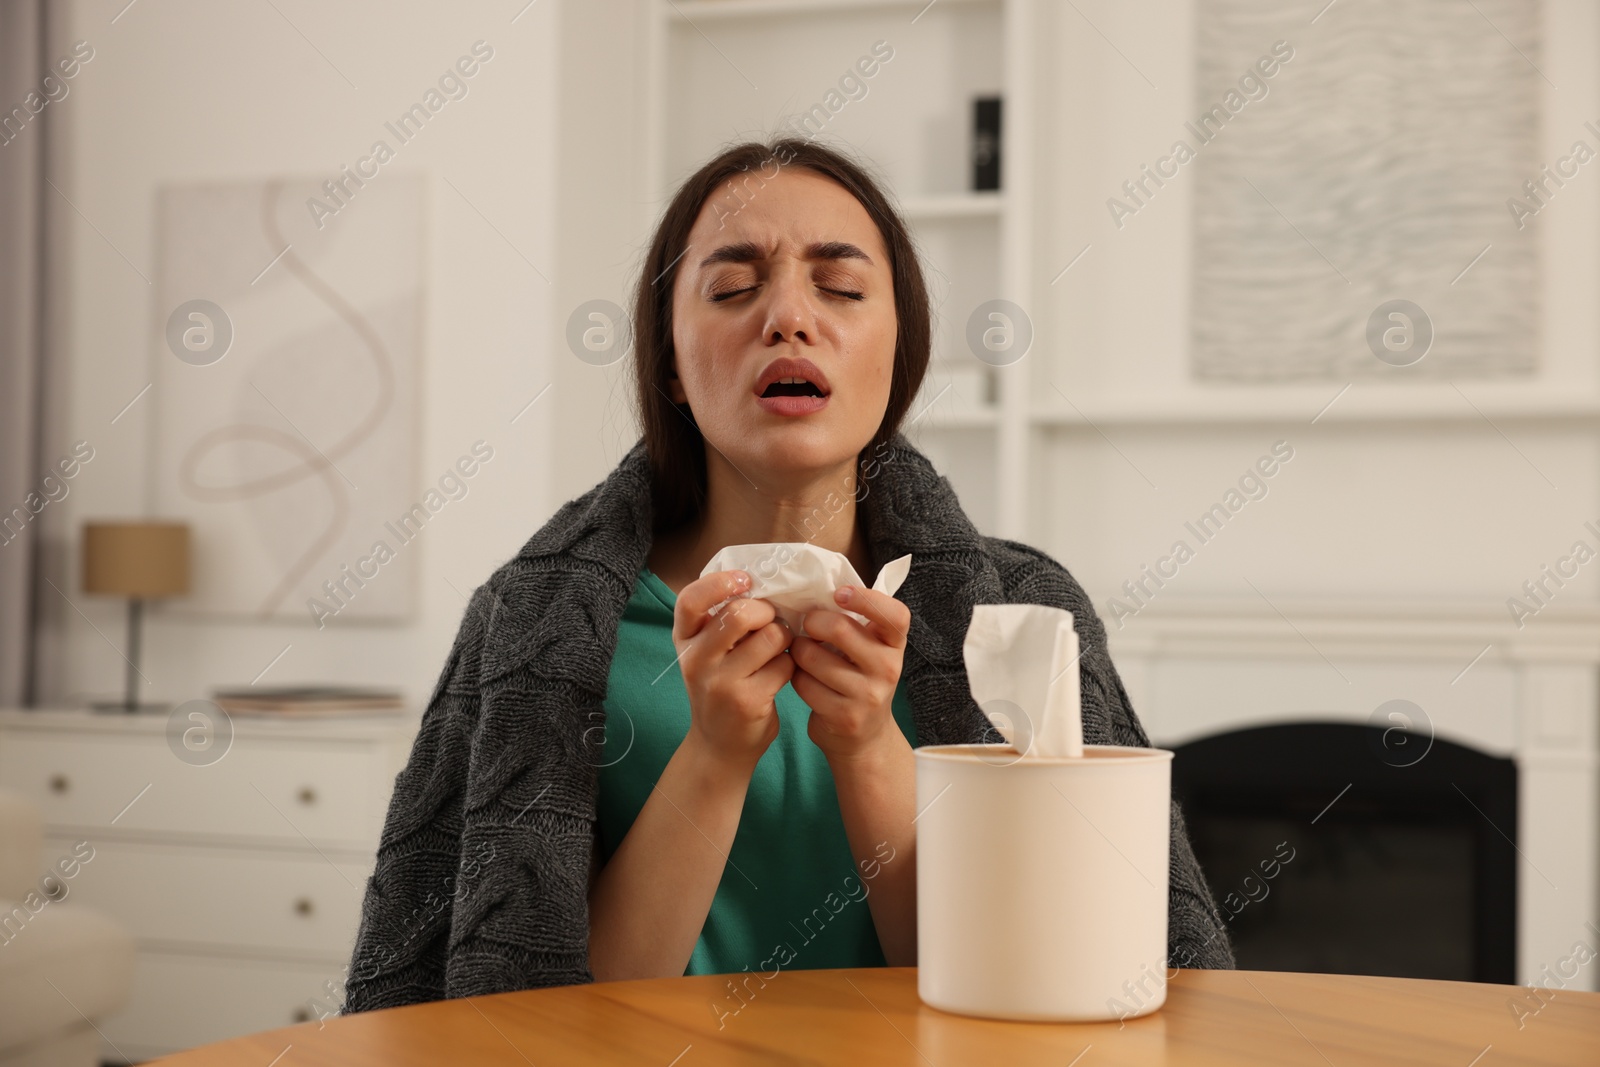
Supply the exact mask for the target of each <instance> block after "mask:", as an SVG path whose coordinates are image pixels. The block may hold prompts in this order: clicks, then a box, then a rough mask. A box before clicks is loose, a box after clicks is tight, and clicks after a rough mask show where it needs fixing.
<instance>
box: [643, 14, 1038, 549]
mask: <svg viewBox="0 0 1600 1067" xmlns="http://www.w3.org/2000/svg"><path fill="white" fill-rule="evenodd" d="M640 2H641V4H642V5H643V9H642V10H643V12H644V15H645V25H646V33H647V36H646V41H647V59H646V62H647V68H648V72H647V77H645V78H644V79H642V85H643V86H644V93H645V96H644V98H643V99H641V100H640V101H639V103H640V109H641V113H642V114H645V115H646V116H648V119H647V121H648V125H649V129H648V131H647V135H646V137H645V143H646V145H647V152H646V174H645V178H646V188H647V189H648V190H650V191H651V197H652V198H653V199H651V200H650V201H648V202H647V205H646V210H647V218H646V219H645V220H643V225H644V227H646V228H648V227H649V226H650V225H652V224H653V223H654V222H655V220H656V218H657V217H658V215H659V213H660V211H661V210H662V209H663V208H664V207H665V204H666V200H667V198H668V196H669V195H670V193H671V191H672V189H673V188H674V187H675V186H676V184H677V183H678V182H679V181H681V180H682V179H683V178H684V177H686V176H687V175H688V174H689V173H690V172H692V170H693V169H694V168H695V167H696V166H698V165H699V164H700V163H701V162H703V161H704V160H705V159H707V158H709V157H710V156H711V155H713V154H714V153H715V152H716V151H717V150H718V148H720V147H721V146H723V145H726V144H728V143H732V142H734V141H737V140H742V139H754V140H761V139H764V138H765V137H766V136H768V135H770V134H771V133H772V132H774V131H777V130H779V129H781V128H782V127H783V126H784V125H786V123H787V120H788V119H790V118H791V117H797V116H799V115H801V114H803V113H804V112H806V111H807V110H808V109H809V108H810V107H811V105H812V104H813V103H815V102H819V101H821V100H822V98H823V97H824V96H825V95H826V94H827V92H828V91H829V90H830V89H834V88H836V87H837V83H838V81H839V78H840V77H841V75H843V74H844V73H846V72H847V71H848V70H849V69H850V66H851V64H853V63H854V61H855V59H856V58H857V57H858V56H861V55H866V54H869V53H870V51H871V49H872V46H873V44H874V42H877V41H886V42H888V44H889V45H890V47H892V48H893V49H894V55H893V57H892V58H891V59H890V60H888V61H886V62H884V63H883V64H882V66H881V67H880V69H879V71H878V73H877V74H875V75H874V76H873V77H872V78H871V79H863V80H864V81H865V84H866V90H867V91H866V94H865V95H864V96H861V97H859V98H858V99H853V100H848V101H847V103H846V105H845V106H844V107H843V108H842V109H841V110H840V111H839V112H837V113H836V114H834V115H833V116H832V117H831V118H830V120H829V122H828V124H827V125H826V126H825V127H824V128H823V129H822V130H821V131H820V138H819V139H821V140H823V141H824V142H825V143H830V144H840V145H842V146H844V147H846V148H849V149H851V150H853V151H854V152H856V153H857V154H858V155H859V156H861V157H863V158H864V159H865V160H866V161H867V162H868V163H869V165H871V166H872V167H873V169H874V170H875V171H876V172H877V173H878V174H879V175H880V176H882V177H883V178H884V179H885V180H886V182H887V185H888V188H889V191H890V193H891V195H893V196H895V197H896V198H897V199H898V201H899V205H900V209H901V212H902V214H903V216H904V217H905V219H906V221H907V223H908V224H909V225H910V227H911V229H912V232H913V235H914V237H915V240H916V242H917V245H918V248H919V250H920V252H921V254H922V257H923V267H924V270H925V272H926V274H927V277H928V282H929V287H930V289H931V295H932V298H933V303H934V308H935V316H936V318H935V332H934V346H933V361H932V363H931V365H930V367H929V373H928V379H927V383H926V385H925V388H924V392H923V395H922V397H921V398H919V400H918V402H917V403H916V404H915V405H913V407H912V409H911V413H910V414H909V415H908V416H907V424H906V426H905V430H906V433H907V435H908V436H909V437H910V438H911V439H912V440H913V441H914V442H915V443H916V444H917V446H918V447H919V448H921V449H922V450H923V451H924V452H926V453H927V454H928V456H929V457H930V458H931V459H932V460H933V462H934V464H935V465H936V466H937V467H938V468H939V470H940V471H941V472H943V473H945V474H946V475H947V476H948V477H949V478H950V480H951V483H952V484H953V485H954V486H955V488H956V491H957V493H958V494H959V495H960V497H961V500H962V504H963V506H964V507H965V508H966V510H967V513H968V515H969V516H970V517H971V518H972V520H973V522H974V523H975V524H976V525H977V526H978V528H979V529H980V530H982V531H983V532H984V533H990V534H997V535H999V536H1002V537H1013V538H1023V537H1024V536H1025V526H1026V522H1027V506H1026V505H1027V501H1026V493H1027V490H1028V485H1029V482H1028V451H1029V423H1030V415H1029V398H1028V389H1027V386H1026V381H1027V377H1026V375H1027V369H1026V362H1027V360H1026V359H1024V360H1023V361H1021V362H1019V363H1017V364H1013V365H1011V366H1007V367H991V366H989V365H988V364H986V363H984V362H982V361H980V360H978V359H977V357H976V356H974V355H973V354H972V352H971V351H969V350H968V348H967V345H966V341H965V335H966V323H967V319H968V317H969V316H970V315H971V314H972V312H973V311H974V310H975V309H976V308H977V307H978V305H979V304H981V303H983V302H984V301H987V300H992V299H997V298H998V299H1006V300H1010V301H1013V302H1015V303H1017V304H1020V305H1022V306H1024V307H1027V306H1029V305H1030V302H1031V296H1032V292H1033V290H1032V286H1033V277H1032V259H1031V257H1032V248H1031V243H1030V242H1031V219H1032V197H1033V189H1032V180H1031V179H1032V168H1033V158H1034V156H1033V150H1032V144H1031V140H1032V136H1031V130H1032V128H1033V106H1032V94H1033V91H1034V88H1033V84H1032V81H1033V79H1032V61H1031V52H1030V49H1031V47H1032V43H1033V39H1034V30H1033V26H1034V5H1033V0H939V2H937V3H934V4H929V3H928V2H927V0H640ZM752 57H759V58H758V61H752ZM989 95H998V96H1000V97H1001V98H1002V100H1003V101H1004V103H1003V158H1002V174H1001V183H1002V185H1003V187H1004V188H1003V191H1000V192H974V191H970V190H969V189H968V184H969V174H970V164H969V163H968V156H967V152H968V146H969V144H970V139H971V122H972V100H973V98H974V97H977V96H989ZM646 232H648V230H646ZM913 420H914V421H913Z"/></svg>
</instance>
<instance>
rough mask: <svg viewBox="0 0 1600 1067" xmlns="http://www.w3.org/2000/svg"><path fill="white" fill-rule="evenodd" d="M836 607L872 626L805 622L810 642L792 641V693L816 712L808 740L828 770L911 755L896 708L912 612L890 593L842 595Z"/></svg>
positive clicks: (835, 617) (823, 618)
mask: <svg viewBox="0 0 1600 1067" xmlns="http://www.w3.org/2000/svg"><path fill="white" fill-rule="evenodd" d="M841 595H842V596H843V597H844V599H840V597H841ZM834 600H835V601H836V602H837V603H838V604H839V606H840V607H841V608H846V609H848V610H850V611H854V612H856V613H858V614H861V615H865V616H866V617H867V619H868V620H869V621H868V622H867V623H866V624H865V625H863V624H861V623H859V622H857V621H856V620H854V619H852V618H851V617H850V616H848V615H846V614H844V613H843V612H842V611H828V610H818V611H809V612H807V613H806V614H805V617H804V620H803V626H804V628H805V631H806V636H804V637H796V638H795V639H794V643H793V644H792V645H790V647H789V654H790V655H791V656H792V657H793V658H794V664H795V671H794V678H793V679H792V683H793V685H794V691H795V693H796V694H798V695H799V697H800V699H801V700H803V701H805V702H806V705H807V706H808V707H810V708H811V718H810V722H809V723H808V724H807V726H806V732H807V733H808V734H809V735H810V737H811V740H812V742H813V743H815V744H816V746H817V747H818V748H820V749H822V751H823V754H824V755H826V756H827V757H828V763H829V764H830V765H834V764H836V763H840V762H843V763H849V762H851V761H853V760H856V759H858V758H862V757H868V756H877V755H882V754H883V753H884V752H885V751H886V749H899V748H901V747H907V748H909V744H908V742H906V740H905V735H904V734H902V733H901V732H900V727H899V725H898V724H897V723H896V722H895V721H894V713H893V710H892V708H891V704H892V702H893V700H894V691H895V686H896V685H897V684H898V683H899V681H900V671H901V667H902V666H903V663H904V659H905V649H906V633H907V631H909V630H910V628H911V609H910V608H908V607H907V606H906V605H905V603H904V602H902V601H899V600H896V599H895V598H894V597H892V596H890V595H888V594H887V593H880V592H877V591H876V590H872V589H867V588H865V587H863V586H859V585H853V586H846V587H844V588H842V589H840V590H839V592H838V594H836V595H835V597H834ZM824 642H826V643H827V645H832V646H833V649H836V650H837V651H834V650H831V649H829V648H827V647H826V646H825V645H824ZM897 742H898V743H897Z"/></svg>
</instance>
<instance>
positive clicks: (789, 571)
mask: <svg viewBox="0 0 1600 1067" xmlns="http://www.w3.org/2000/svg"><path fill="white" fill-rule="evenodd" d="M731 570H741V571H746V572H748V573H749V575H750V589H749V590H748V591H746V592H744V593H742V594H740V596H743V597H750V598H757V599H761V600H767V601H770V602H771V604H772V606H773V607H774V608H775V609H777V612H778V618H780V619H782V620H783V621H784V622H785V623H786V624H788V627H789V629H790V630H791V631H792V632H793V633H794V634H796V635H797V636H805V630H804V629H803V628H802V626H801V622H800V619H801V616H802V615H804V614H805V613H806V612H808V611H815V610H817V609H819V608H829V609H832V610H833V611H843V612H844V613H845V614H846V615H848V616H850V617H851V618H853V619H855V620H856V621H857V622H859V623H862V624H865V623H867V622H868V621H870V620H869V619H868V618H867V616H865V615H862V614H860V613H859V612H855V611H847V610H845V609H844V608H841V607H840V606H839V605H838V603H837V602H836V601H835V600H834V599H833V593H834V590H836V589H838V588H839V587H840V586H845V585H866V584H867V583H866V582H863V581H862V580H861V576H860V575H858V574H857V573H856V569H855V568H854V567H853V566H851V565H850V560H849V557H847V556H845V555H844V554H843V553H841V552H835V551H833V550H832V549H827V548H820V547H818V546H817V545H813V544H811V543H809V542H807V541H775V542H772V543H769V544H759V545H729V546H728V547H727V548H724V549H723V550H722V551H720V552H718V553H717V554H716V555H714V556H712V557H711V560H710V562H708V563H707V564H706V565H705V568H704V569H703V570H701V572H700V577H702V578H704V577H705V576H706V575H708V574H710V573H712V572H713V571H731ZM910 570H911V556H910V555H909V554H907V555H904V556H901V557H900V558H898V559H893V560H890V561H889V562H888V563H885V564H884V565H883V566H882V568H880V569H879V571H878V578H877V580H876V581H874V582H873V583H872V585H871V586H870V587H869V588H871V589H874V590H876V591H877V592H880V593H887V594H889V595H890V596H893V595H894V592H895V590H896V589H899V588H900V583H902V582H904V581H905V580H906V575H907V574H908V573H909V572H910ZM734 599H736V598H734V597H730V598H728V600H724V601H723V602H722V603H720V604H718V605H716V607H714V608H712V609H711V610H712V611H713V612H717V611H720V610H721V609H722V608H723V607H724V606H726V605H727V604H729V603H731V602H732V601H733V600H734Z"/></svg>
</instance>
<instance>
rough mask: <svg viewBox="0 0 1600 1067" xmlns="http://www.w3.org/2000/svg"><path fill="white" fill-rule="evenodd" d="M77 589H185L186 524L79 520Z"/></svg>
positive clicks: (116, 592)
mask: <svg viewBox="0 0 1600 1067" xmlns="http://www.w3.org/2000/svg"><path fill="white" fill-rule="evenodd" d="M83 591H84V592H86V593H100V594H103V595H106V596H123V597H138V598H139V599H141V600H150V599H155V598H157V597H168V596H183V595H185V594H186V593H188V592H189V527H188V526H187V525H185V524H184V523H181V522H89V523H85V524H84V527H83Z"/></svg>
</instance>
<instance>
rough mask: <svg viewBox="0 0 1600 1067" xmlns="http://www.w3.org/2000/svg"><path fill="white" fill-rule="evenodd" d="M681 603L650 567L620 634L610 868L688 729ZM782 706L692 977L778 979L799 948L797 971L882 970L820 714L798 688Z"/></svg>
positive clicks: (910, 730)
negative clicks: (678, 634) (816, 725)
mask: <svg viewBox="0 0 1600 1067" xmlns="http://www.w3.org/2000/svg"><path fill="white" fill-rule="evenodd" d="M677 599H678V598H677V594H675V593H674V592H673V591H672V590H671V588H669V587H668V586H667V584H666V583H665V582H663V581H662V580H661V579H660V578H659V577H657V576H656V575H655V573H654V572H652V571H651V570H650V569H649V568H648V567H645V568H642V569H641V570H640V572H639V580H638V582H637V584H636V585H635V586H634V592H633V596H632V597H631V598H630V599H629V601H628V606H627V608H626V610H625V611H624V612H623V616H622V623H621V626H620V629H619V630H618V633H617V650H616V655H615V656H614V657H613V658H612V661H611V672H610V677H609V681H608V687H607V690H606V697H605V702H604V703H605V709H606V724H605V749H604V755H603V757H602V765H601V767H600V796H599V800H598V805H597V814H598V817H599V820H600V842H601V848H602V856H603V858H604V859H605V860H607V861H609V860H610V859H611V856H612V853H614V852H616V850H617V847H618V846H619V845H621V844H622V839H623V837H625V836H626V835H627V833H628V829H629V827H631V826H632V825H633V820H634V819H635V818H637V817H638V815H639V810H640V809H641V808H643V807H644V802H645V800H646V799H647V798H648V797H649V795H650V790H651V788H652V787H653V786H654V785H655V783H656V781H657V780H658V779H659V778H660V777H661V772H662V771H663V770H665V769H666V766H667V761H668V760H669V759H671V758H672V754H673V753H674V752H675V751H676V750H677V748H678V744H679V743H680V742H681V741H682V740H683V738H684V736H685V735H686V734H688V732H689V694H688V692H687V691H686V690H685V689H684V685H683V673H682V671H680V670H679V668H678V666H677V664H676V662H675V661H676V659H677V656H678V651H677V649H676V648H675V647H674V646H673V644H672V609H673V605H674V604H675V603H676V601H677ZM904 681H905V676H904V674H902V675H901V685H900V686H899V687H897V688H896V690H895V694H894V700H893V704H892V708H893V712H894V718H895V721H896V722H897V723H898V724H899V726H900V730H901V732H902V733H904V734H905V735H906V739H907V740H908V741H910V742H911V744H912V745H913V746H915V745H916V726H915V725H914V723H913V722H912V719H911V705H910V703H909V702H908V701H907V699H906V696H905V692H904V688H905V687H904ZM775 703H776V704H777V707H778V723H779V726H778V737H777V739H776V740H774V741H773V742H772V744H771V745H770V746H769V747H768V748H767V750H766V752H765V753H763V754H762V756H761V759H760V761H759V762H757V764H756V769H755V773H754V774H753V775H752V776H751V779H750V789H749V792H748V793H746V795H745V801H744V810H743V812H742V814H741V815H740V816H739V829H738V831H737V833H736V834H735V835H734V839H733V847H732V848H731V849H730V850H729V852H728V859H729V862H728V863H727V865H726V866H725V867H724V868H723V871H722V880H721V882H720V883H719V884H718V886H717V892H716V896H715V897H714V898H713V900H712V902H711V911H710V913H709V914H708V915H707V916H706V923H705V926H704V927H703V928H702V929H701V931H700V938H699V940H698V941H696V942H695V946H694V953H693V954H692V955H691V956H690V957H689V966H688V967H687V968H686V969H685V970H684V972H683V973H684V974H731V973H738V972H739V971H742V970H745V969H746V968H748V969H749V970H752V971H755V970H762V969H765V970H770V969H771V967H772V966H773V962H772V961H773V956H774V952H775V951H776V949H777V947H778V946H779V945H787V946H788V948H789V952H788V953H786V954H785V955H786V956H791V957H792V960H791V962H789V963H788V964H787V966H788V967H790V968H800V969H809V968H816V967H874V966H876V967H881V966H883V965H884V957H883V949H882V948H881V947H880V946H879V945H878V934H877V930H876V928H875V927H874V926H873V925H872V915H871V912H870V910H869V908H868V905H867V902H866V897H867V894H868V893H870V892H871V884H870V883H868V882H863V881H862V879H861V876H860V873H859V872H858V871H857V870H856V865H855V862H854V860H853V859H852V857H851V855H850V842H849V839H848V838H847V837H846V836H845V830H844V820H843V818H842V817H841V816H840V814H839V800H838V797H837V795H836V794H835V793H834V788H833V774H832V772H831V771H830V769H829V767H828V761H827V759H826V757H824V756H823V754H822V750H821V749H819V748H818V747H817V746H816V745H815V744H813V743H812V741H811V738H810V737H809V736H808V735H807V734H806V719H807V716H809V715H810V714H811V709H810V708H808V707H807V706H806V704H805V702H804V701H802V700H801V699H800V697H799V695H798V694H796V693H795V691H794V688H793V687H792V686H790V685H788V684H785V685H784V687H783V688H782V689H780V690H778V695H777V699H776V701H775Z"/></svg>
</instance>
